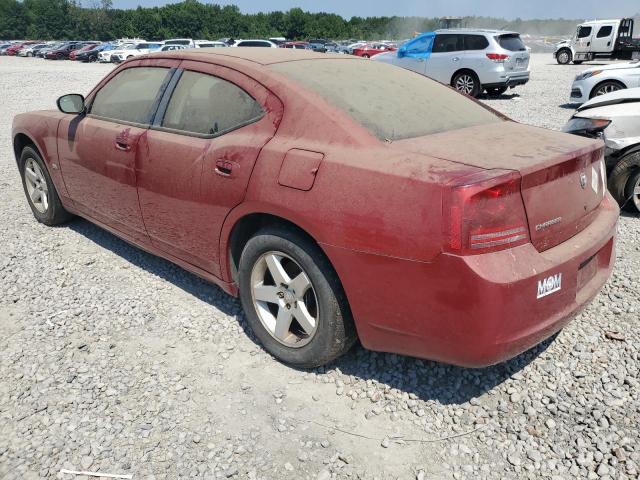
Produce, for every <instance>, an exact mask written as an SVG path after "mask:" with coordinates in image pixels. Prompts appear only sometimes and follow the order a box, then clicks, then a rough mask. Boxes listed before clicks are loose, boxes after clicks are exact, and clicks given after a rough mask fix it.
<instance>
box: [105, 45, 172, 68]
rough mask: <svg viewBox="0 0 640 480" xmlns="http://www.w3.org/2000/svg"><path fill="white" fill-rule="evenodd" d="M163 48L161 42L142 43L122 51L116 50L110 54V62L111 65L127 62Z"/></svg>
mask: <svg viewBox="0 0 640 480" xmlns="http://www.w3.org/2000/svg"><path fill="white" fill-rule="evenodd" d="M162 46H163V43H161V42H142V43H136V44H132V45H130V46H128V47H126V48H123V49H122V50H117V51H115V52H113V53H112V54H111V61H112V62H113V63H120V62H124V61H125V60H129V59H130V58H133V57H138V56H140V55H147V54H148V53H153V52H157V51H159V50H160V49H161V48H162Z"/></svg>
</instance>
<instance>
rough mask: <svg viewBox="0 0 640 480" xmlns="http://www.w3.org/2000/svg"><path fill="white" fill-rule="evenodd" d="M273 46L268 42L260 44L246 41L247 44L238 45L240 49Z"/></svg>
mask: <svg viewBox="0 0 640 480" xmlns="http://www.w3.org/2000/svg"><path fill="white" fill-rule="evenodd" d="M270 46H271V45H270V44H268V43H267V42H259V41H251V40H249V41H246V42H240V43H239V44H238V47H270Z"/></svg>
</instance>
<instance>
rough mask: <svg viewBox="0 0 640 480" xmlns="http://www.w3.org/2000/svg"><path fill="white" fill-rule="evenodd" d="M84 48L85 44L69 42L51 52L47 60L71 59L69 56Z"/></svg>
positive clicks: (47, 54)
mask: <svg viewBox="0 0 640 480" xmlns="http://www.w3.org/2000/svg"><path fill="white" fill-rule="evenodd" d="M82 47H84V43H83V42H68V43H65V44H63V45H61V46H60V47H58V48H56V49H54V50H49V51H48V52H47V53H46V55H45V58H46V59H47V60H66V59H68V58H69V55H71V52H73V51H75V50H79V49H80V48H82Z"/></svg>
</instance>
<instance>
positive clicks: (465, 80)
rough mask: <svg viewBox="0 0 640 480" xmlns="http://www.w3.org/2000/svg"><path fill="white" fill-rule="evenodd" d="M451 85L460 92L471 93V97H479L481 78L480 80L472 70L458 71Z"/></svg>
mask: <svg viewBox="0 0 640 480" xmlns="http://www.w3.org/2000/svg"><path fill="white" fill-rule="evenodd" d="M451 86H452V87H453V88H455V89H456V90H457V91H458V92H460V93H464V94H465V95H469V96H470V97H477V96H478V95H480V92H481V87H480V80H478V77H477V76H476V74H475V73H473V72H471V71H463V72H460V73H457V74H456V75H455V77H453V81H452V82H451Z"/></svg>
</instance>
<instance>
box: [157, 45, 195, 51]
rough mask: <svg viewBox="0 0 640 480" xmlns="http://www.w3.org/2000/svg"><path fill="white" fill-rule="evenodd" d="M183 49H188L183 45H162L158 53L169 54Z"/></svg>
mask: <svg viewBox="0 0 640 480" xmlns="http://www.w3.org/2000/svg"><path fill="white" fill-rule="evenodd" d="M185 48H188V47H185V46H184V45H163V46H162V48H161V49H160V51H161V52H170V51H172V50H184V49H185Z"/></svg>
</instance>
